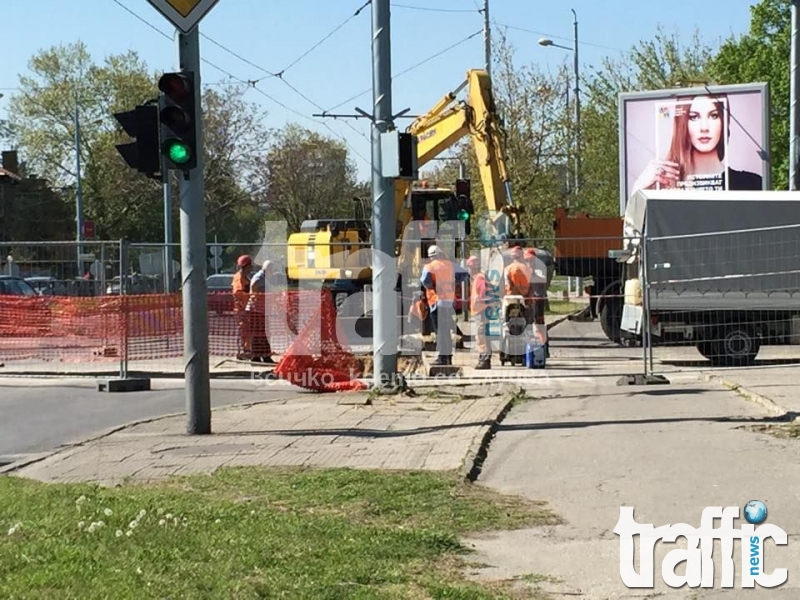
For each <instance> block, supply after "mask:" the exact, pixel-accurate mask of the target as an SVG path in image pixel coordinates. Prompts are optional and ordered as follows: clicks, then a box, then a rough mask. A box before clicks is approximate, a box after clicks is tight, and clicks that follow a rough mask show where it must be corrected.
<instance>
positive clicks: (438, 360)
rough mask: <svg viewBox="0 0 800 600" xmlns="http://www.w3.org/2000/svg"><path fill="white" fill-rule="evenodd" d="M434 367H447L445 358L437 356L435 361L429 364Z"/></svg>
mask: <svg viewBox="0 0 800 600" xmlns="http://www.w3.org/2000/svg"><path fill="white" fill-rule="evenodd" d="M431 364H432V365H433V366H434V367H446V366H447V365H448V362H447V357H446V356H437V357H436V360H434V361H433V362H432V363H431Z"/></svg>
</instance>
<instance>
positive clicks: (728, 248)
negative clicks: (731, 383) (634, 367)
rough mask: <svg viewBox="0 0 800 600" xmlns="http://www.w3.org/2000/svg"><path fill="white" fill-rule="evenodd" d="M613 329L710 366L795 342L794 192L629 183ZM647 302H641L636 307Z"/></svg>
mask: <svg viewBox="0 0 800 600" xmlns="http://www.w3.org/2000/svg"><path fill="white" fill-rule="evenodd" d="M623 238H624V244H625V248H624V249H623V250H622V251H620V252H615V253H614V257H615V258H617V260H618V261H619V262H622V263H626V264H624V269H623V280H624V283H623V286H624V290H625V301H624V307H623V312H622V324H621V329H622V335H623V337H626V338H628V339H631V338H633V339H637V340H641V338H642V335H643V327H644V323H643V321H644V319H645V317H646V315H649V332H650V337H651V341H652V344H653V345H684V346H685V345H694V346H697V349H698V350H699V351H700V353H701V354H702V355H703V356H704V357H706V358H707V359H709V360H711V362H712V363H713V364H714V365H716V366H744V365H748V364H752V363H753V361H754V360H755V358H756V355H757V354H758V351H759V348H760V347H761V346H762V345H767V344H770V345H782V344H800V192H782V191H754V192H751V191H747V192H732V191H727V192H722V191H721V192H707V191H704V192H696V191H685V190H659V191H638V192H636V193H635V194H634V195H633V196H632V197H631V198H630V200H629V202H628V205H627V207H626V212H625V218H624V233H623ZM645 308H646V310H645Z"/></svg>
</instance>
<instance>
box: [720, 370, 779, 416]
mask: <svg viewBox="0 0 800 600" xmlns="http://www.w3.org/2000/svg"><path fill="white" fill-rule="evenodd" d="M704 379H705V380H706V381H708V382H716V383H718V384H720V385H721V386H723V387H726V388H728V389H729V390H731V391H733V392H736V393H737V394H739V395H740V396H741V397H742V398H744V399H745V400H749V401H750V402H753V403H755V404H758V405H759V406H761V407H762V408H764V409H766V410H767V411H769V412H770V413H772V414H773V415H775V416H776V417H784V416H787V415H788V414H790V412H791V411H790V410H789V409H787V408H784V407H783V406H781V405H780V404H778V403H777V402H775V401H774V400H773V399H772V398H767V397H766V396H762V395H761V394H757V393H756V392H753V391H752V390H748V389H747V388H745V387H743V386H742V385H740V384H738V383H736V382H735V381H731V380H730V379H725V378H723V377H720V376H719V375H711V374H708V375H705V376H704Z"/></svg>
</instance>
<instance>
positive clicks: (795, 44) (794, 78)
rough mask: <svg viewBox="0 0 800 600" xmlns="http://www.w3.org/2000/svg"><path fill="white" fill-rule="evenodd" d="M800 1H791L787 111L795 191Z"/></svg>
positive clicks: (791, 183) (799, 109)
mask: <svg viewBox="0 0 800 600" xmlns="http://www.w3.org/2000/svg"><path fill="white" fill-rule="evenodd" d="M798 4H800V0H792V38H791V39H792V49H791V75H790V96H791V100H790V105H791V108H790V111H789V189H790V190H792V191H796V190H798V189H800V182H798V180H797V168H798V164H797V163H798V160H800V155H798V152H800V149H798V143H799V142H800V139H798V138H800V105H798V98H797V94H798V92H800V73H798V69H797V61H798V59H800V36H798V14H797V11H798V10H800V9H799V8H798Z"/></svg>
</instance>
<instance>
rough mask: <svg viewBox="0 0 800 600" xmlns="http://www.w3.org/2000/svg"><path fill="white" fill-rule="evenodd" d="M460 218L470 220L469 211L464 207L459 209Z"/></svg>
mask: <svg viewBox="0 0 800 600" xmlns="http://www.w3.org/2000/svg"><path fill="white" fill-rule="evenodd" d="M458 219H459V221H469V211H467V210H465V209H463V208H462V209H461V210H460V211H458Z"/></svg>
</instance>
